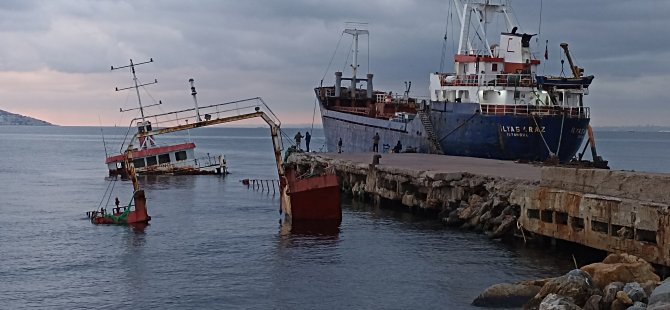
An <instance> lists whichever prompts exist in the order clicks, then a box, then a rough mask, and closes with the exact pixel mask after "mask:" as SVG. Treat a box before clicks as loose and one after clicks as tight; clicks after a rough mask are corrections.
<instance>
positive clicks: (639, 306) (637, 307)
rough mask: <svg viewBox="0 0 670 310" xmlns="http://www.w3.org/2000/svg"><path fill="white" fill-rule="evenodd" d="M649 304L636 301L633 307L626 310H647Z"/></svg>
mask: <svg viewBox="0 0 670 310" xmlns="http://www.w3.org/2000/svg"><path fill="white" fill-rule="evenodd" d="M646 309H647V304H645V303H643V302H639V301H636V302H635V303H634V304H633V305H632V306H630V307H628V309H626V310H646Z"/></svg>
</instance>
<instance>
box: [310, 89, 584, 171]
mask: <svg viewBox="0 0 670 310" xmlns="http://www.w3.org/2000/svg"><path fill="white" fill-rule="evenodd" d="M431 106H432V107H431V109H432V110H431V112H430V118H431V122H432V125H433V129H434V131H435V133H436V137H437V139H438V140H439V144H440V147H441V149H442V152H443V153H444V154H447V155H454V156H470V157H481V158H492V159H504V160H524V161H544V160H547V159H548V158H549V156H550V154H555V155H557V156H558V157H559V159H560V161H561V162H567V161H570V159H572V158H573V157H574V156H575V154H576V153H577V152H578V150H579V147H580V146H581V145H582V142H583V140H584V136H585V134H586V132H587V128H588V125H589V118H584V117H581V118H576V117H567V116H566V117H563V116H560V115H544V116H539V115H538V116H531V115H486V114H481V113H479V112H478V109H479V105H478V104H475V103H447V104H445V103H439V102H435V103H432V104H431ZM321 112H322V122H323V127H324V133H325V136H326V146H327V149H328V151H330V152H337V151H338V145H337V144H338V141H339V139H340V138H342V140H343V141H342V144H343V146H342V150H343V151H344V152H370V151H371V150H372V136H374V134H375V133H379V135H380V136H381V141H380V145H379V151H380V152H381V151H383V150H384V148H383V146H384V145H387V146H390V147H391V148H392V147H393V146H394V145H395V144H396V142H397V141H401V143H402V144H403V146H404V147H405V148H406V147H408V146H409V147H414V148H416V149H417V151H418V152H423V153H428V152H429V151H430V149H429V145H430V144H429V142H428V139H427V135H426V133H425V131H424V128H423V125H422V124H421V122H420V120H419V119H418V117H417V118H415V119H414V120H412V121H410V122H408V123H405V124H398V123H397V122H391V121H385V120H379V119H374V118H368V117H364V116H356V115H350V114H346V113H340V112H335V111H331V110H327V109H324V108H323V107H322V110H321ZM384 122H386V123H387V124H386V125H385V124H383V123H384Z"/></svg>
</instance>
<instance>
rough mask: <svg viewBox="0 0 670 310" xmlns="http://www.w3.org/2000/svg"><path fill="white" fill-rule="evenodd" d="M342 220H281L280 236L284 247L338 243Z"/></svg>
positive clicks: (281, 244)
mask: <svg viewBox="0 0 670 310" xmlns="http://www.w3.org/2000/svg"><path fill="white" fill-rule="evenodd" d="M340 224H341V221H340V220H335V221H298V222H292V221H290V220H284V221H280V224H279V237H280V246H281V247H282V248H292V247H296V246H308V247H309V246H320V245H324V244H330V245H332V244H333V243H337V242H338V239H339V235H340Z"/></svg>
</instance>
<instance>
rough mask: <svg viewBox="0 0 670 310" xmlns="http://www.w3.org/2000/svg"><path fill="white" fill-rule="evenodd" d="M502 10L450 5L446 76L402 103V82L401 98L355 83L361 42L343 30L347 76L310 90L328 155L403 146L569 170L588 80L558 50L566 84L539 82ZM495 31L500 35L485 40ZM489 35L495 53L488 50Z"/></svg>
mask: <svg viewBox="0 0 670 310" xmlns="http://www.w3.org/2000/svg"><path fill="white" fill-rule="evenodd" d="M510 2H511V1H509V0H469V1H460V0H454V4H455V6H453V7H454V8H455V10H456V12H455V15H457V16H458V18H459V21H460V27H461V29H460V39H459V41H458V42H459V43H458V47H457V53H456V55H455V57H454V72H442V68H441V70H440V71H439V72H435V73H431V74H430V80H429V94H430V97H429V98H428V97H427V98H416V97H411V96H410V95H409V92H410V88H411V82H410V83H408V82H405V85H406V86H405V91H404V93H403V94H397V93H396V94H393V93H392V92H389V91H379V90H375V89H374V88H373V83H372V78H373V74H371V73H368V74H367V76H366V77H365V78H360V77H358V72H357V70H358V68H359V64H358V49H359V47H358V40H359V36H361V35H369V33H368V30H367V29H363V28H365V27H364V26H363V27H360V26H359V25H356V26H355V27H351V26H350V27H348V28H347V29H346V30H344V33H343V34H347V35H351V36H352V38H353V44H352V46H353V51H352V55H353V64H352V66H351V67H352V76H351V77H350V78H344V77H343V76H342V72H335V84H334V85H333V86H323V82H322V85H321V86H319V87H316V88H315V93H316V96H317V98H318V103H319V106H320V110H321V119H322V123H323V128H324V133H325V138H326V147H327V149H328V151H331V152H334V151H338V150H341V151H342V152H371V151H381V152H383V151H390V149H391V147H392V146H393V145H398V146H400V145H402V146H405V149H402V150H401V151H410V152H422V153H436V154H447V155H456V156H471V157H481V158H493V159H504V160H521V161H546V160H550V159H551V160H552V161H560V162H562V163H566V162H569V161H570V160H572V159H573V158H574V157H575V154H576V153H577V151H578V149H579V147H580V145H581V144H582V142H583V140H584V137H585V135H586V133H587V132H588V129H589V122H590V109H589V107H588V106H586V104H585V103H584V96H585V95H587V94H588V88H589V86H590V84H591V82H592V81H593V76H584V75H583V72H584V71H583V69H582V68H579V67H577V66H576V65H575V64H574V63H573V61H572V58H571V55H570V52H569V51H568V48H567V44H561V47H563V50H564V53H565V56H566V57H567V59H568V60H569V62H570V72H571V73H572V76H570V77H564V76H558V77H554V76H544V75H539V74H538V66H539V65H540V59H539V57H538V55H537V54H536V53H534V52H533V51H532V50H531V38H533V37H534V36H535V34H529V33H523V32H520V30H519V29H520V28H519V25H517V24H516V23H515V21H516V18H515V17H514V16H512V12H513V11H512V10H511V8H510ZM500 15H502V17H503V18H499V17H500ZM496 21H498V22H499V24H498V26H499V27H498V28H499V31H498V32H496V31H495V30H490V31H489V29H491V28H493V27H492V26H493V23H494V22H496ZM496 35H497V37H498V40H499V41H498V42H499V43H494V44H490V42H495V41H494V40H495V38H494V37H495V36H496ZM445 42H446V40H445ZM445 46H446V45H445ZM546 51H547V50H546V48H545V60H547V58H548V57H546V56H548V55H547V53H546ZM342 81H350V82H351V85H350V86H349V87H347V86H343V85H342ZM362 83H365V84H366V87H365V88H363V87H359V84H362ZM377 134H378V135H379V137H378V138H377V137H375V136H376V135H377ZM373 137H375V138H374V140H373ZM373 141H374V142H376V143H373ZM338 143H341V146H338ZM375 147H376V149H373V148H375Z"/></svg>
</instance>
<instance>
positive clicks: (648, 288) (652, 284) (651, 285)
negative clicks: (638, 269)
mask: <svg viewBox="0 0 670 310" xmlns="http://www.w3.org/2000/svg"><path fill="white" fill-rule="evenodd" d="M660 284H661V282H656V281H647V282H644V283H640V286H642V289H644V292H645V293H646V294H647V296H651V292H653V291H654V289H655V288H656V287H657V286H659V285H660Z"/></svg>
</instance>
